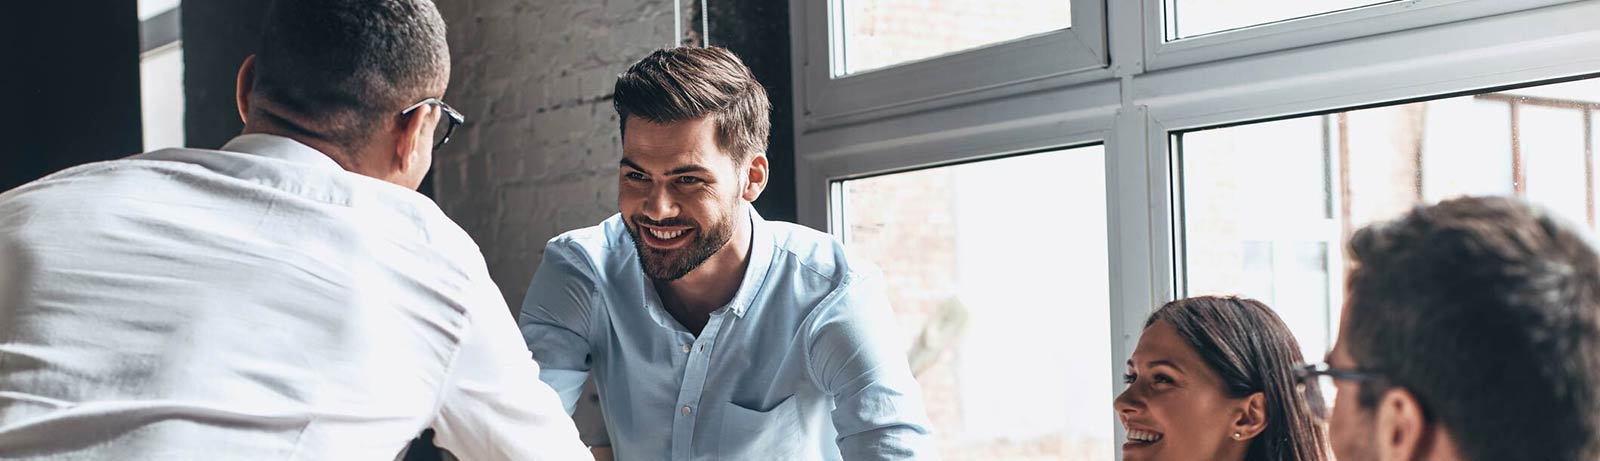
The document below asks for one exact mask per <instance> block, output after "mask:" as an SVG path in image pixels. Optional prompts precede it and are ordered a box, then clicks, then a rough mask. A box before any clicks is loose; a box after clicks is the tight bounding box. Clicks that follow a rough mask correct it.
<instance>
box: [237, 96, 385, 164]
mask: <svg viewBox="0 0 1600 461" xmlns="http://www.w3.org/2000/svg"><path fill="white" fill-rule="evenodd" d="M262 119H268V120H262ZM240 134H270V135H273V136H282V137H285V138H289V139H293V140H295V142H298V143H301V144H305V145H306V146H307V147H310V148H312V149H316V150H317V152H321V153H322V155H326V156H328V158H330V159H333V161H334V162H335V163H338V164H339V166H340V167H342V168H344V169H345V171H350V172H355V173H360V171H359V170H358V167H359V165H356V164H355V163H354V162H352V161H351V157H352V155H351V154H353V153H352V152H347V151H346V150H345V149H343V148H341V147H340V146H338V145H336V144H334V143H332V142H329V141H328V140H327V139H325V138H323V137H322V136H321V135H319V134H317V133H314V132H312V131H310V130H307V129H305V128H301V127H300V124H298V123H295V122H294V121H293V120H291V119H290V118H288V117H283V116H281V115H278V114H274V113H271V112H268V111H258V112H256V113H255V114H253V115H252V117H250V120H249V121H247V122H245V125H244V132H242V133H240Z"/></svg>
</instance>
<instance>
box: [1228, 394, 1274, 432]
mask: <svg viewBox="0 0 1600 461" xmlns="http://www.w3.org/2000/svg"><path fill="white" fill-rule="evenodd" d="M1240 404H1241V405H1242V406H1240V407H1239V415H1238V416H1237V417H1235V418H1234V420H1233V426H1232V427H1229V428H1228V429H1229V430H1228V436H1229V437H1233V434H1239V436H1238V437H1233V438H1234V439H1235V440H1250V439H1253V438H1255V437H1256V436H1257V435H1261V432H1262V431H1265V430H1267V396H1266V394H1262V393H1260V392H1257V393H1254V394H1250V396H1249V397H1245V398H1244V401H1243V402H1240Z"/></svg>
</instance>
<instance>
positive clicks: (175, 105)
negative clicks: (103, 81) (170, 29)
mask: <svg viewBox="0 0 1600 461" xmlns="http://www.w3.org/2000/svg"><path fill="white" fill-rule="evenodd" d="M139 93H140V95H139V97H140V99H141V101H140V103H141V111H140V112H141V115H142V116H143V117H144V149H145V150H146V151H151V150H156V149H163V148H167V147H183V46H182V45H181V44H176V43H175V44H173V45H169V46H166V47H163V48H158V49H156V50H153V51H151V52H149V53H146V54H145V55H144V57H143V58H141V60H140V62H139Z"/></svg>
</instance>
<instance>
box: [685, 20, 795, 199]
mask: <svg viewBox="0 0 1600 461" xmlns="http://www.w3.org/2000/svg"><path fill="white" fill-rule="evenodd" d="M706 9H707V10H708V14H707V18H708V19H710V20H709V21H707V23H708V24H707V25H706V29H707V31H706V32H707V33H706V37H707V38H708V39H709V40H708V41H709V43H710V44H711V45H714V46H720V47H723V48H727V49H729V50H731V51H733V52H734V53H735V54H737V55H739V59H743V60H744V63H745V65H748V66H750V70H751V71H752V72H754V73H755V74H756V80H758V81H760V82H761V84H762V85H763V86H765V87H766V88H767V97H768V98H769V99H771V100H772V137H771V138H770V139H769V143H770V145H769V146H768V147H767V161H768V162H770V163H771V165H772V167H771V171H772V174H771V179H770V180H769V182H768V183H767V190H766V192H763V193H762V194H761V198H760V199H758V200H756V202H755V207H756V210H757V211H760V212H761V216H762V217H763V218H766V219H770V220H778V221H788V222H794V220H795V217H796V216H797V215H798V212H797V210H796V209H795V208H796V204H795V183H794V109H793V108H794V97H793V95H794V91H793V89H792V88H791V87H792V86H793V84H792V83H791V80H790V79H789V76H790V69H789V68H790V67H791V65H790V62H789V4H788V2H774V1H748V0H708V1H707V4H706Z"/></svg>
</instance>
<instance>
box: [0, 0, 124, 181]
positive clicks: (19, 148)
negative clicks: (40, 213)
mask: <svg viewBox="0 0 1600 461" xmlns="http://www.w3.org/2000/svg"><path fill="white" fill-rule="evenodd" d="M13 3H15V4H9V5H7V6H6V9H7V10H9V11H7V12H6V16H7V17H8V19H9V20H8V21H5V23H4V27H5V28H6V29H7V33H8V35H11V37H10V38H11V40H8V41H7V43H8V45H7V48H8V50H7V51H6V54H5V55H6V56H8V57H9V56H15V59H7V60H6V61H8V62H7V63H6V64H5V65H4V66H3V67H0V68H3V69H4V70H0V73H3V74H5V80H6V82H7V83H9V84H8V85H6V87H7V88H9V89H11V90H10V91H12V92H13V93H11V94H10V95H9V97H11V98H12V103H11V104H7V106H8V107H7V108H6V109H5V111H6V112H8V114H7V116H6V118H5V121H4V123H3V125H4V127H3V128H0V136H4V139H5V142H3V143H0V145H4V146H5V147H4V148H0V149H4V150H3V151H0V190H8V189H11V188H13V187H16V186H19V185H22V184H23V183H25V182H28V181H32V180H34V179H37V178H39V177H41V176H44V175H47V174H50V173H53V172H56V171H59V170H61V169H63V168H67V167H70V166H74V165H79V164H83V163H89V162H94V161H100V160H110V159H115V158H120V157H125V156H128V155H132V154H135V153H138V152H139V151H140V149H141V148H142V147H143V145H144V140H143V134H142V129H141V125H140V120H139V118H140V113H139V17H138V11H137V10H136V9H135V6H136V4H135V3H134V2H132V1H128V0H93V1H88V2H36V1H30V2H13Z"/></svg>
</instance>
